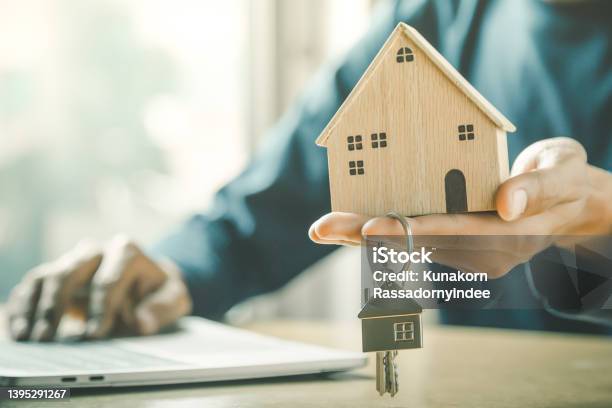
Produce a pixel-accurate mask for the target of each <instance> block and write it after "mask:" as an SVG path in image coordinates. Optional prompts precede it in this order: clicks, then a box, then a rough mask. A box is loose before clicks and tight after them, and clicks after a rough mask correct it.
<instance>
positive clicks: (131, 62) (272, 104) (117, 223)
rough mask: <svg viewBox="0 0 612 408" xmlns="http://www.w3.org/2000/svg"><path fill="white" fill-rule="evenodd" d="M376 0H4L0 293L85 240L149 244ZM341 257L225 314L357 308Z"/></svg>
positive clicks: (342, 46) (253, 143)
mask: <svg viewBox="0 0 612 408" xmlns="http://www.w3.org/2000/svg"><path fill="white" fill-rule="evenodd" d="M381 1H382V0H381ZM374 2H375V0H226V1H212V0H79V1H73V0H47V1H39V0H19V1H14V0H0V143H1V148H0V270H1V272H0V273H1V275H0V276H1V278H0V302H1V301H3V300H5V299H6V296H7V295H8V293H9V291H10V289H11V287H12V286H13V285H14V284H16V283H17V282H18V281H19V279H20V278H21V276H22V275H23V274H24V273H25V272H26V271H27V270H28V269H29V268H31V267H32V266H34V265H36V264H38V263H40V262H41V261H43V260H48V259H51V258H55V257H57V256H59V255H60V254H61V253H63V252H65V251H66V250H69V249H70V248H71V247H73V246H74V244H75V243H76V242H77V241H78V240H80V239H81V238H83V237H90V238H94V239H98V240H105V239H108V238H109V237H111V236H112V235H113V234H115V233H117V232H125V233H126V234H128V235H130V236H132V237H134V238H135V239H136V240H138V242H140V243H141V244H142V245H148V244H151V243H153V242H154V241H155V240H157V239H158V238H159V237H161V236H162V235H163V234H164V233H165V232H167V231H168V230H169V229H170V228H171V227H172V226H175V225H176V224H177V223H178V222H180V221H181V220H183V219H185V218H186V217H187V216H188V215H189V214H190V213H192V212H194V211H202V210H203V209H205V208H206V207H207V206H208V202H209V200H210V199H211V196H212V194H213V193H214V192H215V190H216V189H217V188H219V187H220V186H221V185H222V184H223V183H224V182H226V181H227V180H229V179H230V178H231V177H232V176H234V175H236V174H237V173H238V172H239V171H240V169H241V168H242V167H243V166H244V165H245V163H246V162H247V161H248V159H249V156H250V155H251V153H252V152H253V150H254V149H255V148H256V147H257V144H258V143H259V141H260V138H261V136H262V135H263V134H264V132H265V130H266V129H267V128H268V127H269V126H271V125H272V124H273V123H274V122H275V121H276V120H277V119H278V117H279V116H280V115H281V114H282V112H283V111H284V109H285V108H286V107H287V106H288V105H289V104H291V102H292V101H293V100H294V99H295V98H296V96H297V95H298V93H299V92H300V90H301V88H303V86H304V84H305V81H307V79H308V78H309V77H310V76H311V75H312V74H313V72H314V71H315V70H316V69H317V67H319V66H320V65H321V64H322V63H323V62H324V61H326V60H333V59H334V58H338V57H339V56H341V55H342V54H343V53H345V52H347V50H348V48H349V47H350V46H351V45H352V44H353V43H354V42H355V41H356V40H357V39H358V38H359V37H360V36H361V35H362V34H363V33H364V32H365V30H366V29H367V25H368V19H369V15H370V13H371V10H372V7H373V3H374ZM213 167H214V168H215V171H214V172H211V171H209V169H211V168H213ZM306 233H307V231H306V230H305V231H304V234H306ZM347 251H349V252H348V253H347ZM337 252H338V253H336V254H334V255H332V256H331V257H330V259H326V260H324V261H322V262H321V263H320V264H319V265H316V266H315V267H314V268H312V270H310V271H308V272H307V273H305V274H303V275H302V276H300V277H299V278H298V279H296V280H295V281H293V282H291V283H290V284H289V285H288V286H287V287H286V288H285V289H283V290H282V291H280V293H276V294H273V295H271V296H263V297H260V298H258V299H253V300H251V301H249V302H246V303H245V304H243V305H240V306H239V307H237V308H235V309H234V310H232V311H231V313H230V314H229V317H230V319H232V320H236V321H244V320H248V319H251V318H255V317H271V316H286V317H298V316H299V317H324V318H346V317H348V318H354V317H355V314H356V313H357V311H358V309H359V292H360V290H359V263H358V257H357V255H356V254H354V253H353V254H352V255H351V253H350V250H342V251H337ZM351 263H352V264H351ZM339 265H341V267H339ZM351 265H353V267H351ZM339 288H342V289H339ZM315 298H316V301H315Z"/></svg>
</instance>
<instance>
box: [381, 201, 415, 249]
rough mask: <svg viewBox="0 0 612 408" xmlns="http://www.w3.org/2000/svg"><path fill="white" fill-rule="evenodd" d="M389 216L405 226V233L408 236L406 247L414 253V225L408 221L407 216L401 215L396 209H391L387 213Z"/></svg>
mask: <svg viewBox="0 0 612 408" xmlns="http://www.w3.org/2000/svg"><path fill="white" fill-rule="evenodd" d="M387 217H389V218H393V219H394V220H397V221H399V222H400V224H402V228H404V235H405V236H406V249H407V250H408V253H412V252H413V250H414V241H413V240H412V227H411V226H410V223H409V222H408V221H406V217H404V216H402V215H399V214H398V213H396V212H395V211H391V212H388V213H387Z"/></svg>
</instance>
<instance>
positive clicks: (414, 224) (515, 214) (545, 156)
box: [309, 138, 612, 277]
mask: <svg viewBox="0 0 612 408" xmlns="http://www.w3.org/2000/svg"><path fill="white" fill-rule="evenodd" d="M511 175H512V177H511V178H509V179H508V180H506V182H504V183H503V184H502V185H501V186H500V187H499V189H498V191H497V194H496V207H497V214H492V213H473V214H436V215H427V216H422V217H415V218H410V219H407V220H408V222H409V223H410V225H411V229H412V232H413V235H415V236H429V237H431V236H449V235H451V236H452V235H455V236H457V235H459V236H465V235H495V236H499V237H501V236H503V237H505V239H503V240H501V239H491V240H489V241H488V242H487V241H485V240H481V242H485V243H486V244H487V246H488V247H487V248H484V249H487V250H494V251H498V253H499V257H491V256H486V257H483V256H479V255H482V254H474V253H472V255H473V256H472V257H471V259H470V260H465V259H461V260H460V263H461V262H465V263H464V264H463V265H457V264H456V263H457V259H458V258H456V256H457V254H461V258H465V257H467V256H468V255H469V252H466V250H470V249H473V248H462V247H461V240H451V239H440V240H437V241H438V242H437V244H439V245H436V247H437V248H438V250H437V251H436V255H434V257H433V258H434V259H435V258H436V257H438V261H439V258H440V257H442V258H453V259H455V262H454V263H455V265H452V266H461V267H465V268H468V269H470V270H475V271H483V272H484V270H482V269H485V270H486V271H488V273H489V274H490V275H491V276H492V277H496V276H500V275H503V274H505V273H506V272H508V271H509V270H510V269H512V267H513V266H515V265H517V264H519V263H521V262H525V261H526V260H528V259H530V258H531V257H532V256H533V255H535V254H536V253H538V252H540V251H541V250H543V249H545V248H546V247H547V246H549V245H551V244H562V245H567V244H572V243H574V242H576V241H577V240H580V239H581V236H582V237H588V236H593V235H609V234H610V233H612V175H611V174H610V173H609V172H607V171H605V170H602V169H599V168H596V167H593V166H591V165H589V164H588V163H587V156H586V152H585V150H584V148H583V147H582V145H580V143H578V142H577V141H575V140H574V139H570V138H553V139H545V140H542V141H539V142H537V143H534V144H532V145H531V146H529V147H527V148H526V149H525V150H524V151H523V152H521V154H520V155H519V156H518V158H517V159H516V161H515V163H514V165H513V168H512V172H511ZM401 234H403V229H402V227H401V225H400V223H399V222H398V221H396V220H393V219H390V218H388V217H378V218H370V217H367V216H363V215H359V214H352V213H330V214H327V215H325V216H323V217H322V218H320V219H319V220H317V221H316V222H315V223H314V224H313V225H312V226H311V227H310V231H309V235H310V238H311V239H312V240H313V241H315V242H317V243H320V244H336V245H359V244H360V242H361V239H362V236H368V235H370V236H374V235H378V236H385V235H386V236H389V235H401ZM466 242H468V243H469V242H470V240H467V241H466ZM430 244H431V243H430ZM445 246H446V248H445ZM440 249H442V251H440ZM446 261H447V262H444V260H443V261H442V262H441V263H445V264H448V263H449V262H450V261H449V259H446ZM482 262H488V263H490V264H491V265H488V266H487V265H482V264H479V263H482Z"/></svg>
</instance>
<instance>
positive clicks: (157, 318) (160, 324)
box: [134, 263, 192, 335]
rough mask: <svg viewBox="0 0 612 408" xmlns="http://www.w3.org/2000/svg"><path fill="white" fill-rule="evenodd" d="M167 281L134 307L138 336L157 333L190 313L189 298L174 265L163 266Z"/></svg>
mask: <svg viewBox="0 0 612 408" xmlns="http://www.w3.org/2000/svg"><path fill="white" fill-rule="evenodd" d="M164 268H165V270H166V271H167V272H168V279H166V280H165V282H164V283H163V284H162V286H161V287H159V288H158V289H157V290H155V291H154V292H152V293H150V294H148V295H147V296H146V297H145V298H144V299H143V300H142V301H141V302H140V303H139V304H138V306H137V307H136V309H135V312H134V315H135V319H136V322H135V323H136V327H137V330H138V333H139V334H142V335H148V334H153V333H157V332H158V331H159V330H160V329H163V328H164V327H166V326H168V325H170V324H172V323H174V322H175V321H176V320H178V319H179V318H180V317H182V316H185V315H187V314H189V313H190V312H191V307H192V304H191V298H190V296H189V292H188V290H187V287H186V286H185V283H184V281H183V279H182V278H181V277H180V272H179V271H178V269H176V267H175V266H174V265H171V264H169V263H168V264H165V265H164Z"/></svg>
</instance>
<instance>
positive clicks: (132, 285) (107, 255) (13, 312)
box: [7, 237, 191, 341]
mask: <svg viewBox="0 0 612 408" xmlns="http://www.w3.org/2000/svg"><path fill="white" fill-rule="evenodd" d="M190 311H191V298H190V296H189V293H188V291H187V288H186V286H185V283H184V282H183V279H182V277H181V274H180V271H179V270H178V268H177V267H176V266H175V265H174V264H172V263H171V262H170V261H168V262H166V261H162V262H155V261H153V260H152V259H150V258H148V257H147V256H146V255H145V254H144V253H143V252H142V251H141V250H140V248H138V246H137V245H136V244H134V243H133V242H131V241H129V240H128V239H126V238H124V237H116V238H114V239H113V240H111V241H110V242H109V243H108V245H106V246H105V247H103V248H99V247H97V246H95V245H93V244H90V243H81V244H79V245H77V246H76V248H74V249H73V250H72V251H70V252H69V253H67V254H65V255H64V256H62V257H60V258H59V259H57V260H55V261H53V262H49V263H45V264H42V265H39V266H38V267H36V268H34V269H33V270H31V271H29V272H28V273H27V274H26V276H25V277H24V278H23V280H22V281H21V282H20V283H19V284H18V285H17V286H16V287H15V288H14V289H13V291H12V292H11V295H10V297H9V301H8V304H7V312H8V320H9V331H10V334H11V336H12V337H13V338H14V339H16V340H36V341H49V340H53V339H54V338H55V335H56V331H57V328H58V325H59V322H60V320H61V318H62V316H64V315H65V314H72V315H74V314H76V315H79V317H80V318H82V319H84V320H85V322H86V324H85V332H84V333H83V335H84V337H85V338H91V339H97V338H103V337H106V336H109V335H112V334H115V333H130V334H143V335H145V334H153V333H155V332H157V331H159V329H161V328H163V327H164V326H167V325H169V324H171V323H173V322H175V321H176V320H177V319H178V318H179V317H181V316H183V315H186V314H188V313H189V312H190Z"/></svg>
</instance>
